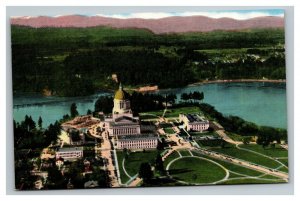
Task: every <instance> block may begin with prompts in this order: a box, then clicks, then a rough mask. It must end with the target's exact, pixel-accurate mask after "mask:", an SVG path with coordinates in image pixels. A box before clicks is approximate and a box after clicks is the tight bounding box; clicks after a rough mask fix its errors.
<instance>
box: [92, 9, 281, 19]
mask: <svg viewBox="0 0 300 201" xmlns="http://www.w3.org/2000/svg"><path fill="white" fill-rule="evenodd" d="M199 15H200V16H206V17H210V18H216V19H217V18H223V17H228V18H233V19H237V20H245V19H249V18H254V17H264V16H279V17H284V14H283V13H281V12H280V13H276V14H272V13H270V12H267V11H249V12H239V11H213V12H176V13H171V12H170V13H169V12H141V13H124V14H109V15H107V14H97V16H102V17H112V18H120V19H128V18H143V19H159V18H165V17H171V16H182V17H183V16H199Z"/></svg>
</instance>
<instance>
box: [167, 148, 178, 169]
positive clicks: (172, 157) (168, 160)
mask: <svg viewBox="0 0 300 201" xmlns="http://www.w3.org/2000/svg"><path fill="white" fill-rule="evenodd" d="M178 157H179V154H178V153H177V152H176V151H174V152H173V153H172V154H171V155H169V156H168V157H167V158H166V159H165V160H164V167H165V168H166V167H167V165H168V164H169V163H170V162H171V161H172V160H174V159H175V158H178Z"/></svg>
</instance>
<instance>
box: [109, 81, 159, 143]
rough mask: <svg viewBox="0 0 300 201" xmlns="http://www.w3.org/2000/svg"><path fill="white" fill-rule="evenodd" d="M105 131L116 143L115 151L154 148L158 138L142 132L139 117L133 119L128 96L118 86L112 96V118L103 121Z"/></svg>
mask: <svg viewBox="0 0 300 201" xmlns="http://www.w3.org/2000/svg"><path fill="white" fill-rule="evenodd" d="M105 130H106V131H107V132H108V134H109V136H110V137H114V138H115V139H116V142H117V147H116V148H117V149H124V148H127V149H151V148H156V147H157V143H158V136H157V134H156V133H153V132H150V133H149V131H148V132H143V128H142V125H141V122H140V119H139V117H134V116H133V113H132V110H131V106H130V100H129V94H128V93H127V92H126V91H124V89H123V87H122V85H121V84H120V86H119V89H118V90H117V91H116V93H115V96H114V107H113V110H112V116H111V117H110V118H106V119H105Z"/></svg>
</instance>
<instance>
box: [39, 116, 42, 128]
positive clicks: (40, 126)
mask: <svg viewBox="0 0 300 201" xmlns="http://www.w3.org/2000/svg"><path fill="white" fill-rule="evenodd" d="M38 126H39V128H40V129H41V128H42V127H43V120H42V117H41V116H40V117H39V120H38Z"/></svg>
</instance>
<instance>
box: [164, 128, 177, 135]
mask: <svg viewBox="0 0 300 201" xmlns="http://www.w3.org/2000/svg"><path fill="white" fill-rule="evenodd" d="M164 131H165V133H167V134H174V133H175V132H174V130H173V129H172V128H164Z"/></svg>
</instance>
